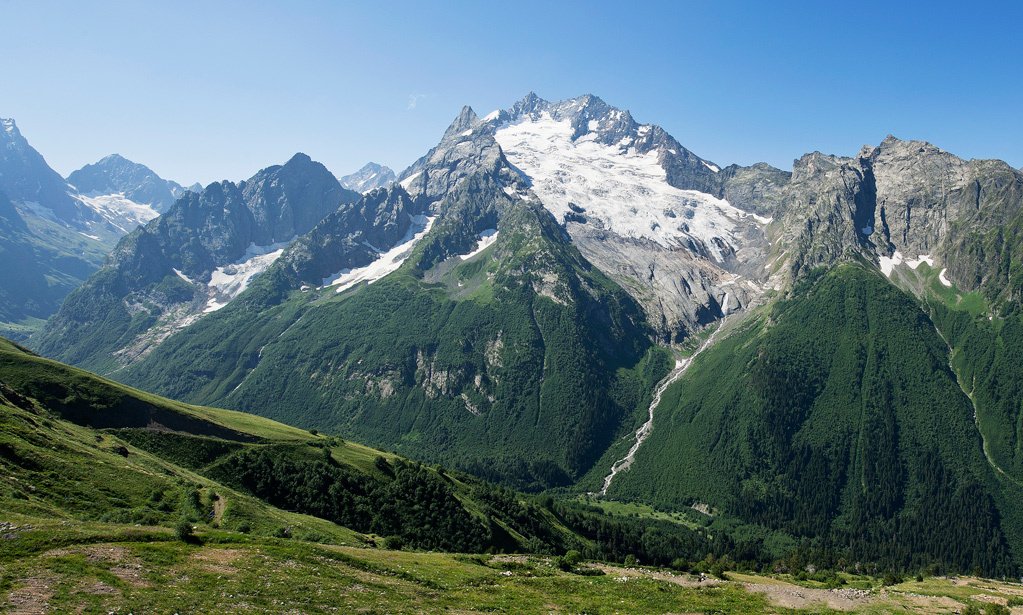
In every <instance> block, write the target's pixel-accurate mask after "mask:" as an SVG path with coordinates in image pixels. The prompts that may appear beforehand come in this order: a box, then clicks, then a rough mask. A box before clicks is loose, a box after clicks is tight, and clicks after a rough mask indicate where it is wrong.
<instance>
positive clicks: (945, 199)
mask: <svg viewBox="0 0 1023 615" xmlns="http://www.w3.org/2000/svg"><path fill="white" fill-rule="evenodd" d="M767 198H768V199H769V200H771V201H773V202H777V203H779V205H778V209H779V210H780V211H781V212H782V216H781V218H780V223H781V224H780V225H779V229H780V239H781V241H780V242H779V243H778V244H776V248H775V252H776V254H775V256H774V257H773V258H774V260H773V261H772V262H773V263H774V264H775V265H774V266H775V268H776V269H779V270H782V271H783V272H784V273H785V274H786V275H787V276H788V277H792V276H796V275H798V274H800V273H801V272H803V271H805V270H807V269H809V268H812V267H815V266H819V265H827V264H832V263H835V262H837V261H839V260H841V259H843V258H848V257H850V256H852V255H854V254H862V255H864V256H866V257H867V258H868V259H869V260H872V261H873V262H875V263H877V264H879V265H881V266H882V269H883V270H885V272H886V274H887V275H889V277H892V271H896V272H898V271H905V269H906V268H907V267H909V268H915V267H918V266H919V265H920V264H921V263H922V262H928V263H929V264H928V266H929V267H931V268H934V269H939V270H945V271H944V274H943V283H948V284H955V285H956V286H958V287H959V288H960V289H962V290H965V291H974V290H984V291H985V293H986V294H988V295H989V296H990V297H992V298H997V297H1003V298H1009V297H1018V296H1019V292H1020V288H1021V282H1023V280H1020V278H1019V274H1018V273H1015V272H1014V271H1013V267H1012V266H1011V263H1012V262H1013V258H1015V257H1018V256H1019V254H1020V246H1019V242H1018V241H1017V240H1016V239H1015V237H1016V234H1015V233H1014V232H1010V231H1011V230H1012V229H1015V228H1017V227H1018V226H1019V225H1020V223H1021V207H1023V176H1021V174H1020V173H1019V172H1018V171H1016V170H1014V169H1012V168H1011V167H1009V165H1007V164H1005V163H1004V162H1001V161H994V160H971V161H965V160H962V159H960V158H958V157H956V156H954V155H952V154H949V153H948V152H944V151H942V150H940V149H938V148H937V147H934V146H933V145H930V144H929V143H924V142H920V141H910V142H906V141H901V140H899V139H896V138H895V137H892V136H888V137H887V138H886V139H885V140H884V141H882V142H881V144H880V145H878V146H876V147H870V146H865V147H864V148H863V149H862V150H861V151H860V153H859V154H858V155H857V156H856V157H855V158H839V157H835V156H825V155H823V154H820V153H816V152H815V153H813V154H807V155H805V156H803V157H802V158H801V159H800V160H798V161H796V162H795V165H794V167H793V172H792V178H791V181H790V182H789V183H787V184H785V185H784V186H781V187H779V188H777V189H775V190H772V191H770V192H769V194H768V195H767ZM783 265H784V266H783ZM893 280H895V281H897V282H898V281H900V280H902V281H903V282H905V280H903V279H902V277H901V276H899V275H895V276H894V277H893Z"/></svg>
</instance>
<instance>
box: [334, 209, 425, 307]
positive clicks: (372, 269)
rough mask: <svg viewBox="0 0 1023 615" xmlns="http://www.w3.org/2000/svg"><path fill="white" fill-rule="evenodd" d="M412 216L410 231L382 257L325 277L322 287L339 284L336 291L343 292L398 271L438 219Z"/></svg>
mask: <svg viewBox="0 0 1023 615" xmlns="http://www.w3.org/2000/svg"><path fill="white" fill-rule="evenodd" d="M411 218H412V226H411V227H410V228H409V230H408V233H406V234H405V237H403V238H402V239H401V241H399V242H398V243H397V244H395V246H394V247H393V248H391V249H390V250H388V251H387V252H385V253H383V254H381V255H380V258H378V259H376V260H375V261H373V262H372V263H370V264H368V265H366V266H365V267H359V268H357V269H342V270H341V271H339V272H337V273H336V274H334V275H332V276H330V277H329V278H323V286H321V287H320V288H326V287H328V286H334V285H335V284H337V285H338V287H337V289H336V290H335V291H334V292H342V291H345V290H348V289H349V288H351V287H353V286H355V285H356V284H358V283H359V282H366V283H367V284H372V283H373V282H376V281H377V280H379V279H380V278H382V277H384V276H385V275H387V274H389V273H391V272H392V271H396V270H397V269H398V267H401V264H402V263H404V262H405V259H407V258H408V257H409V255H411V254H412V249H413V248H414V247H415V246H416V244H417V243H419V240H420V239H422V238H423V236H424V235H426V234H427V233H429V232H430V227H432V226H433V221H434V220H436V219H437V216H432V217H427V216H411Z"/></svg>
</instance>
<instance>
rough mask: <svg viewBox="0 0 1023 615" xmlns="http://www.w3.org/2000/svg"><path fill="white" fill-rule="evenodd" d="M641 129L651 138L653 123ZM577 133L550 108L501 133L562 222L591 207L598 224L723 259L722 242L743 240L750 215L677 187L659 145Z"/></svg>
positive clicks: (592, 219) (590, 215) (510, 157)
mask: <svg viewBox="0 0 1023 615" xmlns="http://www.w3.org/2000/svg"><path fill="white" fill-rule="evenodd" d="M638 130H639V134H640V135H643V134H646V133H647V132H649V131H650V130H651V127H650V126H649V125H645V126H640V127H639V129H638ZM572 132H573V131H572V126H571V122H570V121H568V120H564V121H557V120H555V119H554V118H553V117H552V116H551V115H550V113H549V112H543V113H542V114H541V115H540V117H539V118H538V119H537V120H533V119H532V118H528V117H527V118H522V119H518V120H515V121H509V122H506V123H504V124H502V125H500V126H498V127H497V131H496V135H495V136H496V138H497V142H498V144H499V145H500V146H501V149H502V150H503V151H504V153H505V156H506V157H507V158H508V160H509V162H511V163H512V164H513V165H515V166H516V167H517V168H519V169H520V170H521V171H522V172H523V173H524V174H525V175H527V176H528V177H529V179H530V180H532V188H533V191H534V192H535V193H536V194H537V196H539V197H540V200H541V201H542V202H543V204H544V206H545V207H546V208H547V209H548V210H549V211H550V212H551V213H552V214H554V216H555V218H556V219H557V220H558V221H559V222H564V220H565V217H566V216H567V215H568V214H569V212H570V211H571V210H572V209H571V207H570V205H571V206H575V207H576V208H582V209H584V210H585V213H584V214H583V215H585V216H586V217H587V218H588V219H589V221H590V222H591V223H594V224H597V225H600V226H603V228H605V229H607V230H610V231H612V232H615V233H617V234H619V235H622V236H626V237H634V238H645V239H649V240H652V241H655V242H657V243H659V244H661V245H662V246H664V247H665V248H669V249H670V248H674V247H678V246H687V245H689V244H690V242H691V241H693V240H695V241H696V242H699V243H701V244H702V245H703V246H704V247H705V248H706V249H707V251H708V252H709V253H710V254H711V255H712V256H713V258H714V259H716V260H717V261H718V262H721V261H722V260H723V258H724V254H723V251H722V246H720V245H719V242H718V241H717V240H721V241H723V242H724V243H725V244H728V245H731V246H733V247H734V246H737V245H738V241H737V240H736V237H735V235H734V232H735V228H736V226H737V224H738V222H739V220H741V219H742V218H744V217H746V214H745V212H742V211H741V210H739V209H737V208H735V207H733V206H732V205H730V204H729V203H728V202H727V201H725V200H722V199H718V198H716V197H713V196H711V195H709V194H705V193H702V192H698V191H695V190H680V189H678V188H675V187H673V186H671V185H669V184H668V182H667V175H666V173H665V170H664V168H663V167H662V166H661V165H660V163H659V162H658V158H659V151H658V150H656V149H655V150H651V151H649V152H647V153H646V154H639V153H637V152H636V149H635V148H634V147H627V146H626V145H625V144H624V143H623V144H622V145H621V146H608V145H603V144H600V143H597V142H595V141H594V139H593V138H589V139H587V138H585V136H584V137H582V138H579V139H577V140H576V141H573V140H572ZM586 136H588V135H586ZM756 219H757V221H758V222H761V223H763V220H761V219H760V218H759V217H758V218H756Z"/></svg>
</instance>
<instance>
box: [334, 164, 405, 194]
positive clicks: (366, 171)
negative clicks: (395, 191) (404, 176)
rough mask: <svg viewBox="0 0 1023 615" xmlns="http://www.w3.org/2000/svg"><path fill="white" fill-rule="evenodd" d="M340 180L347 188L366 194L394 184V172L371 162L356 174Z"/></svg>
mask: <svg viewBox="0 0 1023 615" xmlns="http://www.w3.org/2000/svg"><path fill="white" fill-rule="evenodd" d="M338 180H339V181H340V182H341V185H342V186H344V187H345V188H348V189H349V190H354V191H356V192H359V193H362V194H366V193H367V192H369V191H370V190H376V189H377V188H386V187H388V186H390V185H391V184H393V183H394V171H392V170H391V169H389V168H388V167H384V166H380V165H379V164H377V163H375V162H370V163H367V164H366V166H364V167H362V168H361V169H359V170H358V171H356V172H355V173H352V174H351V175H345V176H344V177H339V178H338Z"/></svg>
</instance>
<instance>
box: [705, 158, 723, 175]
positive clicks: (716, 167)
mask: <svg viewBox="0 0 1023 615" xmlns="http://www.w3.org/2000/svg"><path fill="white" fill-rule="evenodd" d="M703 166H705V167H707V168H708V169H710V170H711V171H713V172H714V173H717V172H719V171H720V170H721V169H719V168H718V166H717V165H716V164H711V163H709V162H707V161H706V160H704V161H703Z"/></svg>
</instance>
